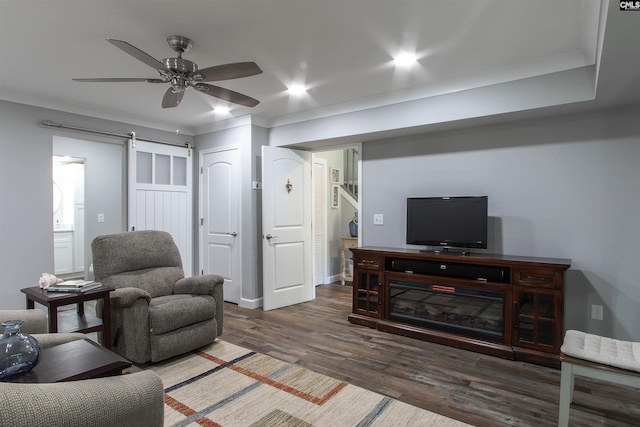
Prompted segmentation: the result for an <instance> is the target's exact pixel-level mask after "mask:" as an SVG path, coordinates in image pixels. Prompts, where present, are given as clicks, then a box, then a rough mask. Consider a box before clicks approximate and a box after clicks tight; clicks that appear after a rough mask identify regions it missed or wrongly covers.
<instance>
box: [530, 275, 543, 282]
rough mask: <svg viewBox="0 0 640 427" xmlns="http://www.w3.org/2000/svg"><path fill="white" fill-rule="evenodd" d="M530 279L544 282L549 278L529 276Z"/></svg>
mask: <svg viewBox="0 0 640 427" xmlns="http://www.w3.org/2000/svg"><path fill="white" fill-rule="evenodd" d="M527 279H528V280H538V281H540V282H544V281H546V280H547V278H546V277H542V276H527Z"/></svg>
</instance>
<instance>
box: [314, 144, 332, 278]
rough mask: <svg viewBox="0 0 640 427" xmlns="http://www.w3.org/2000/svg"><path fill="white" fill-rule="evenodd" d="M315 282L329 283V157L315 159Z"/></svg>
mask: <svg viewBox="0 0 640 427" xmlns="http://www.w3.org/2000/svg"><path fill="white" fill-rule="evenodd" d="M312 177H313V225H312V228H313V284H314V286H317V285H323V284H325V283H329V281H328V274H327V272H328V271H329V270H328V265H327V263H328V259H329V255H328V250H327V246H328V244H327V241H328V239H327V200H328V197H327V182H328V180H327V159H322V158H320V157H314V159H313V172H312Z"/></svg>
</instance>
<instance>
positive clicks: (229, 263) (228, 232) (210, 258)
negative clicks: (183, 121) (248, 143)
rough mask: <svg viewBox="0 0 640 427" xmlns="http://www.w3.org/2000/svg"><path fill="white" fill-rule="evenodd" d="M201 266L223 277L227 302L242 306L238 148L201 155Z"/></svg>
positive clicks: (206, 271) (204, 270) (204, 269)
mask: <svg viewBox="0 0 640 427" xmlns="http://www.w3.org/2000/svg"><path fill="white" fill-rule="evenodd" d="M200 166H201V169H200V172H201V175H200V191H201V200H202V204H201V206H202V208H201V209H202V211H201V216H200V217H201V221H200V241H201V245H202V246H201V248H200V266H201V268H202V272H203V274H218V275H220V276H222V277H224V299H225V301H229V302H233V303H235V304H239V303H240V298H241V296H242V287H241V284H242V278H241V275H242V259H241V253H242V252H241V248H240V242H241V239H240V237H239V234H240V229H239V226H240V200H239V197H240V185H239V182H240V153H239V150H238V148H231V149H224V150H220V151H207V152H203V153H201V154H200Z"/></svg>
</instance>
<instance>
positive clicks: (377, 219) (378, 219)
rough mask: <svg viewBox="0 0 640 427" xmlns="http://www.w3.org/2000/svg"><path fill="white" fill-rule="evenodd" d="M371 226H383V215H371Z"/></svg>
mask: <svg viewBox="0 0 640 427" xmlns="http://www.w3.org/2000/svg"><path fill="white" fill-rule="evenodd" d="M373 225H384V215H383V214H373Z"/></svg>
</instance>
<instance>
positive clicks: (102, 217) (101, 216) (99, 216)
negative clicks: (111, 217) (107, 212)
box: [98, 214, 104, 222]
mask: <svg viewBox="0 0 640 427" xmlns="http://www.w3.org/2000/svg"><path fill="white" fill-rule="evenodd" d="M98 222H104V214H98Z"/></svg>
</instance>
